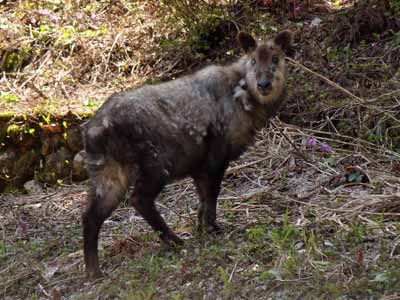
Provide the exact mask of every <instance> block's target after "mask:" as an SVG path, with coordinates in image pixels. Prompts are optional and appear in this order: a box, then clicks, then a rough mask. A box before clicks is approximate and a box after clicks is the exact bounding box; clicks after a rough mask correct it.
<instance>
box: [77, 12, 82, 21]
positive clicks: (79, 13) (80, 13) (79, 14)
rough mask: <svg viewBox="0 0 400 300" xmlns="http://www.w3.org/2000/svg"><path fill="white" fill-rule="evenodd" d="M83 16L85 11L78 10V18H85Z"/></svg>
mask: <svg viewBox="0 0 400 300" xmlns="http://www.w3.org/2000/svg"><path fill="white" fill-rule="evenodd" d="M83 16H84V13H83V12H78V13H76V18H77V19H78V20H81V19H83Z"/></svg>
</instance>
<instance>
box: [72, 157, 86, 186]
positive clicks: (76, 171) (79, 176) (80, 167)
mask: <svg viewBox="0 0 400 300" xmlns="http://www.w3.org/2000/svg"><path fill="white" fill-rule="evenodd" d="M87 178H88V174H87V170H86V167H85V151H84V150H82V151H79V152H78V153H77V154H76V155H75V157H74V161H73V162H72V179H73V180H77V181H82V180H85V179H87Z"/></svg>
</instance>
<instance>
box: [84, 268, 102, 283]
mask: <svg viewBox="0 0 400 300" xmlns="http://www.w3.org/2000/svg"><path fill="white" fill-rule="evenodd" d="M86 276H87V279H88V280H90V281H93V280H96V279H99V278H102V277H104V275H103V273H102V272H101V271H100V270H94V271H90V270H88V271H86Z"/></svg>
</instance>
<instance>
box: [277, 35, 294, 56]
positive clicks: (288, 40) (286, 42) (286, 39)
mask: <svg viewBox="0 0 400 300" xmlns="http://www.w3.org/2000/svg"><path fill="white" fill-rule="evenodd" d="M274 42H275V44H276V45H278V46H279V47H281V49H282V50H283V52H285V53H286V54H288V53H289V52H290V46H291V45H292V43H293V33H292V32H291V31H289V30H284V31H281V32H280V33H278V35H277V36H276V37H275V40H274Z"/></svg>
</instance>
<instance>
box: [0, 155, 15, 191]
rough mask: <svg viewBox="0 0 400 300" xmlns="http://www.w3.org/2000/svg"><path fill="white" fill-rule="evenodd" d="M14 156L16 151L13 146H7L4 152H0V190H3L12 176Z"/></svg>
mask: <svg viewBox="0 0 400 300" xmlns="http://www.w3.org/2000/svg"><path fill="white" fill-rule="evenodd" d="M16 157H17V152H16V150H15V149H14V148H8V149H6V150H5V151H4V152H2V153H1V152H0V192H1V191H3V190H4V188H5V187H6V186H7V185H8V184H9V183H10V181H11V179H12V178H13V177H14V163H15V161H16V160H17V158H16Z"/></svg>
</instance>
